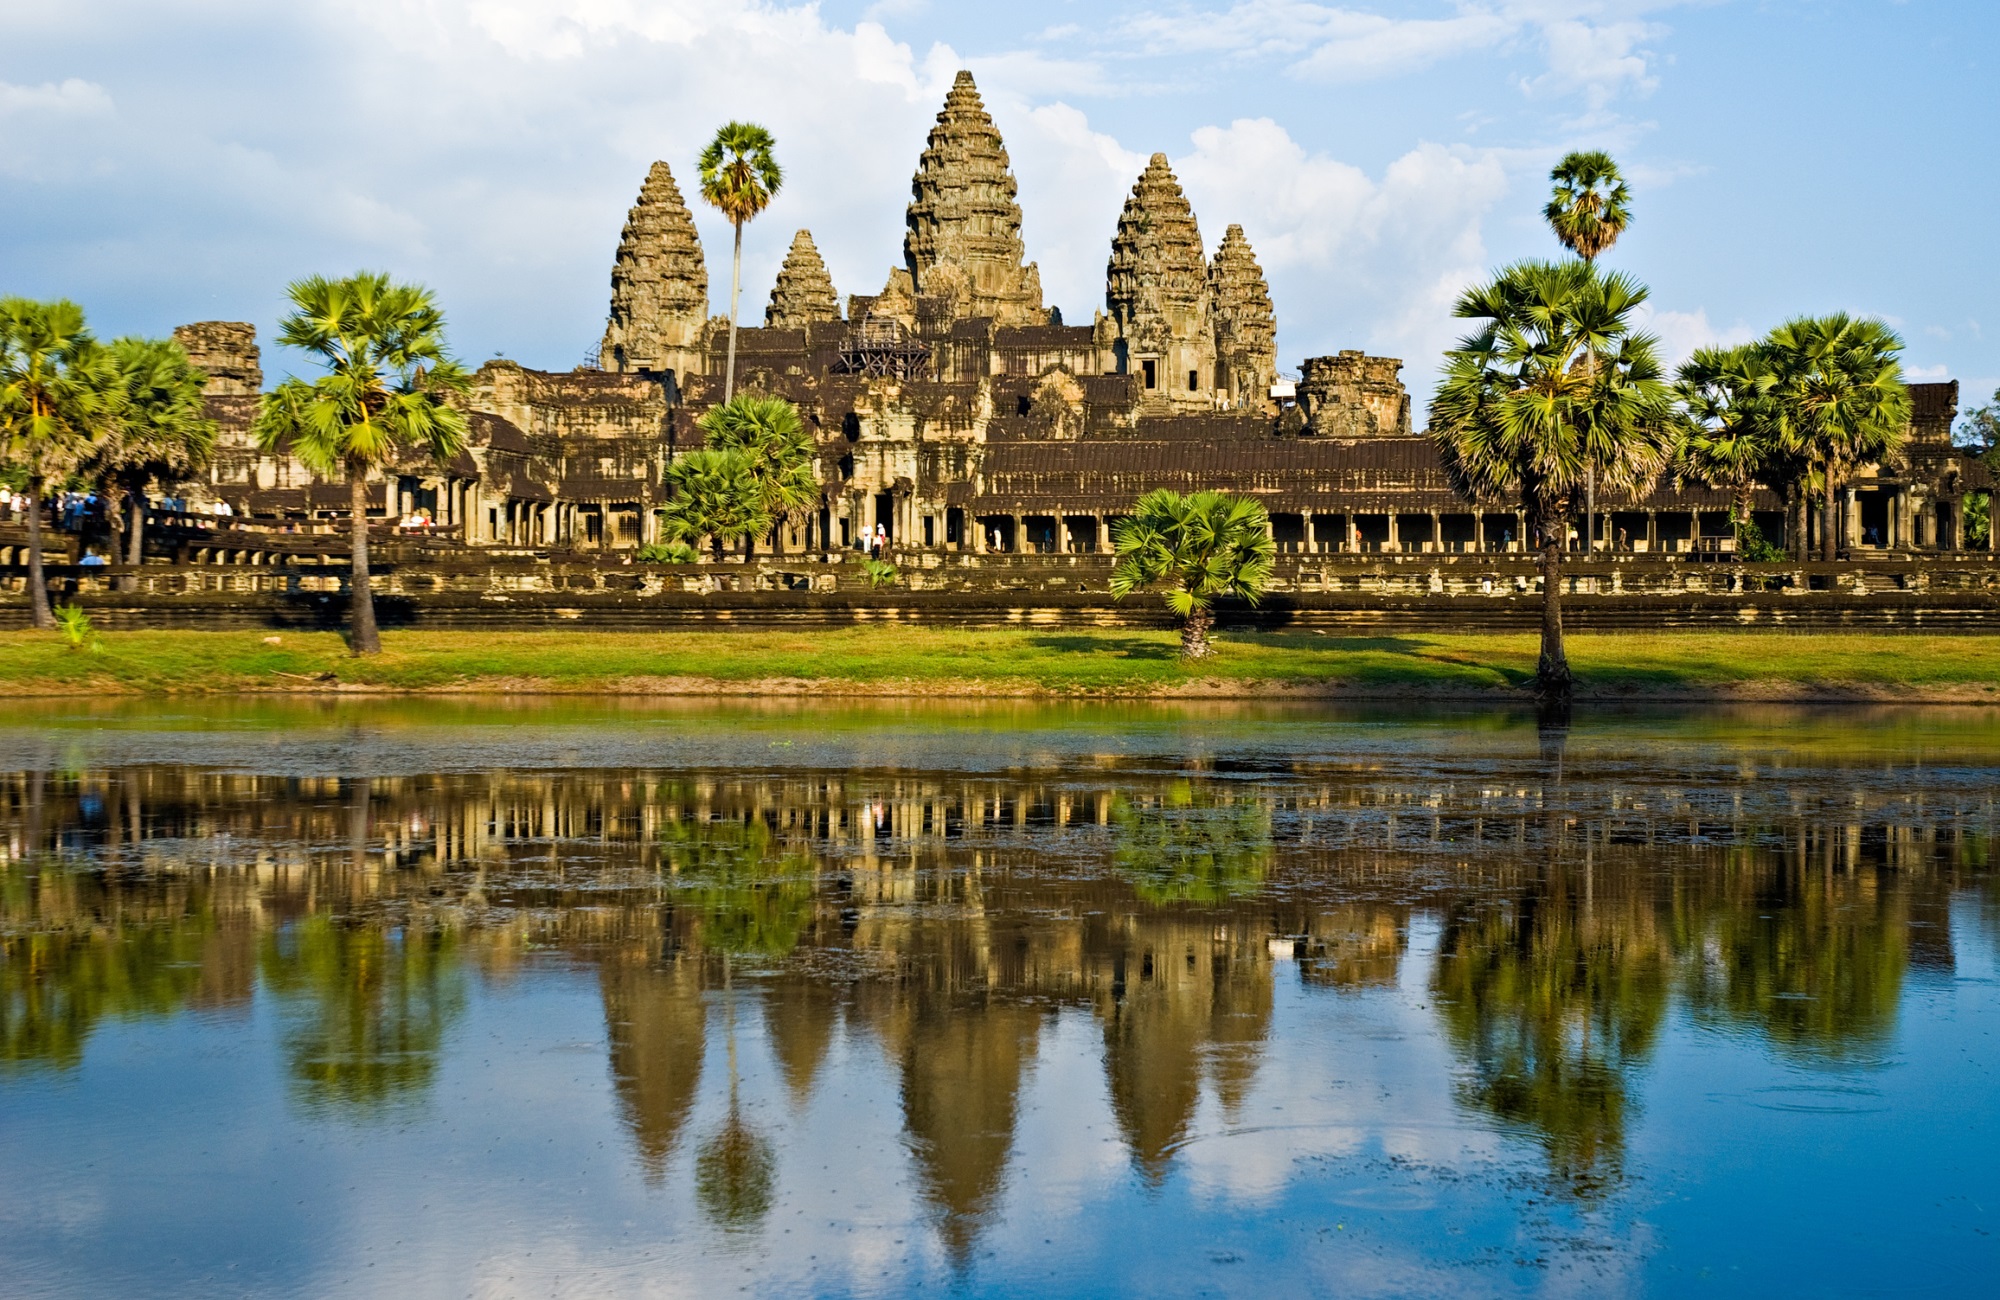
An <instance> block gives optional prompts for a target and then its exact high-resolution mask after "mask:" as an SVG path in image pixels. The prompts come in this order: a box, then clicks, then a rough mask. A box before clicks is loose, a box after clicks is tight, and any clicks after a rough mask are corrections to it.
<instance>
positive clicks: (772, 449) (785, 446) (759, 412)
mask: <svg viewBox="0 0 2000 1300" xmlns="http://www.w3.org/2000/svg"><path fill="white" fill-rule="evenodd" d="M699 423H700V425H701V429H702V432H703V434H704V435H706V438H707V445H708V446H709V448H711V449H712V450H715V451H733V452H740V453H742V455H743V457H744V459H745V460H746V461H747V462H748V463H749V466H750V475H751V478H752V480H753V481H754V487H753V490H754V492H755V494H756V497H757V513H760V514H763V515H765V516H767V517H768V518H770V519H771V521H772V522H773V523H775V524H784V523H788V522H790V521H791V520H793V519H796V518H797V517H798V516H799V515H800V514H802V513H804V512H805V511H806V510H807V509H809V508H811V506H812V505H813V504H814V503H815V502H817V501H818V500H819V495H820V488H819V474H818V473H817V472H816V470H815V469H814V467H813V460H814V458H815V456H816V454H817V452H818V448H817V447H816V446H815V445H814V443H813V439H812V435H811V434H810V433H808V432H806V427H805V422H804V421H802V420H800V419H799V408H798V407H796V406H793V405H792V404H791V403H790V402H788V401H786V400H785V399H784V398H782V397H764V396H760V395H757V394H754V393H745V394H743V395H742V396H740V397H732V398H730V399H729V400H728V401H726V402H724V403H723V404H722V405H720V406H715V407H710V408H709V410H708V411H707V412H706V413H704V414H703V415H702V417H701V420H700V421H699ZM772 536H773V538H774V540H775V542H776V545H777V548H778V551H779V552H780V553H783V551H784V549H785V543H784V536H783V533H782V530H780V531H778V532H774V533H773V534H772ZM743 546H744V551H743V554H744V556H745V558H748V557H749V556H750V555H751V554H752V552H753V551H754V549H755V547H756V534H754V533H745V534H744V535H743Z"/></svg>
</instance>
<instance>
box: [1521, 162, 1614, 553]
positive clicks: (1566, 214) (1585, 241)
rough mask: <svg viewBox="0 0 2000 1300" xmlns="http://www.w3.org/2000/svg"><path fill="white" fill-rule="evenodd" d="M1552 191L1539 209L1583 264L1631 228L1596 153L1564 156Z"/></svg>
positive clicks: (1591, 529)
mask: <svg viewBox="0 0 2000 1300" xmlns="http://www.w3.org/2000/svg"><path fill="white" fill-rule="evenodd" d="M1549 179H1550V180H1551V181H1553V182H1554V183H1555V190H1554V192H1553V193H1551V194H1550V195H1549V202H1548V206H1547V207H1545V208H1543V209H1542V216H1543V217H1544V218H1546V219H1547V221H1548V223H1549V229H1551V230H1553V231H1554V232H1555V236H1556V238H1557V239H1559V240H1561V241H1562V245H1563V247H1564V248H1567V249H1568V250H1569V251H1570V252H1572V253H1575V254H1576V255H1577V256H1578V257H1580V258H1582V259H1583V260H1584V261H1586V262H1595V261H1596V260H1597V259H1598V257H1599V256H1600V255H1602V254H1604V253H1607V252H1609V251H1610V249H1611V246H1612V245H1613V244H1615V243H1617V242H1618V236H1620V235H1622V234H1624V233H1625V227H1626V226H1628V225H1630V224H1631V223H1632V195H1631V192H1630V191H1629V190H1627V189H1626V188H1625V178H1624V177H1623V176H1620V175H1619V174H1618V164H1617V163H1615V162H1613V161H1612V160H1611V155H1610V154H1608V153H1603V152H1600V151H1596V150H1592V151H1590V152H1578V153H1570V154H1566V155H1564V157H1563V160H1562V161H1561V162H1559V163H1557V164H1556V165H1555V167H1554V168H1553V169H1552V170H1551V171H1550V172H1549ZM1583 492H1584V510H1583V549H1584V550H1586V551H1592V552H1594V551H1596V550H1597V470H1596V467H1595V466H1586V467H1585V469H1584V479H1583Z"/></svg>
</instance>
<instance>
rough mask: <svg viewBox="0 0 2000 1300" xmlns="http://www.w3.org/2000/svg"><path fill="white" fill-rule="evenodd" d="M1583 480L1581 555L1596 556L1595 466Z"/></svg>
mask: <svg viewBox="0 0 2000 1300" xmlns="http://www.w3.org/2000/svg"><path fill="white" fill-rule="evenodd" d="M1596 369H1597V367H1596V364H1595V356H1594V355H1593V357H1592V365H1591V373H1593V374H1595V373H1596ZM1583 472H1584V480H1583V553H1584V554H1585V555H1595V554H1597V466H1596V465H1595V464H1594V463H1593V464H1591V465H1589V466H1586V467H1585V469H1584V471H1583Z"/></svg>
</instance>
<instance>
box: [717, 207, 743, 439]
mask: <svg viewBox="0 0 2000 1300" xmlns="http://www.w3.org/2000/svg"><path fill="white" fill-rule="evenodd" d="M742 291H743V223H742V222H740V221H739V222H737V223H736V256H735V258H734V259H733V260H731V262H730V264H729V368H728V369H727V370H726V371H724V372H723V377H722V400H723V401H725V402H726V401H728V400H729V399H730V398H732V397H734V396H736V298H737V295H738V294H740V293H742Z"/></svg>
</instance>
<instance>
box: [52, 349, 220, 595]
mask: <svg viewBox="0 0 2000 1300" xmlns="http://www.w3.org/2000/svg"><path fill="white" fill-rule="evenodd" d="M110 360H111V365H112V367H113V375H112V378H113V381H114V382H115V384H116V385H117V389H118V392H117V395H116V400H117V403H118V405H119V407H120V411H121V414H120V418H119V419H118V420H117V421H116V422H115V423H114V424H113V425H112V427H111V429H110V432H109V433H108V435H107V436H106V437H105V438H104V440H103V441H102V442H100V443H99V444H98V446H97V449H96V451H95V452H94V453H93V454H92V456H91V458H90V462H89V464H87V465H86V466H85V467H84V468H85V471H86V472H87V473H88V474H90V475H91V477H92V478H94V479H96V480H97V482H98V484H99V486H100V489H101V492H102V494H103V496H104V502H105V505H104V514H105V518H106V519H108V520H110V522H111V535H112V539H113V540H112V552H113V556H114V558H115V559H116V560H118V561H120V562H122V563H125V564H139V563H141V561H142V557H143V556H144V554H145V549H144V548H145V529H146V511H145V507H144V505H143V504H142V502H141V497H142V495H143V494H144V493H145V491H146V488H147V487H148V486H149V485H150V484H152V483H153V482H154V481H156V480H157V481H160V482H171V481H174V480H176V479H184V478H187V477H188V476H189V475H191V474H197V473H200V472H201V471H202V470H203V469H206V468H207V467H208V462H209V461H210V459H211V458H212V457H213V456H214V454H215V421H213V420H211V419H209V418H208V416H207V414H206V410H205V407H204V404H203V400H202V389H203V386H204V385H205V384H206V383H207V378H208V377H207V376H206V375H204V374H203V373H202V372H201V371H200V370H198V369H196V368H195V366H194V363H193V362H191V361H189V360H188V355H187V353H186V352H185V351H184V350H182V348H181V345H180V344H178V343H176V342H174V341H173V340H172V339H141V338H121V339H114V340H113V341H112V343H111V348H110ZM127 507H129V510H128V509H127ZM127 514H129V515H130V521H129V524H128V523H127V520H126V516H127ZM121 582H122V583H124V584H126V585H128V586H129V584H130V579H121Z"/></svg>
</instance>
